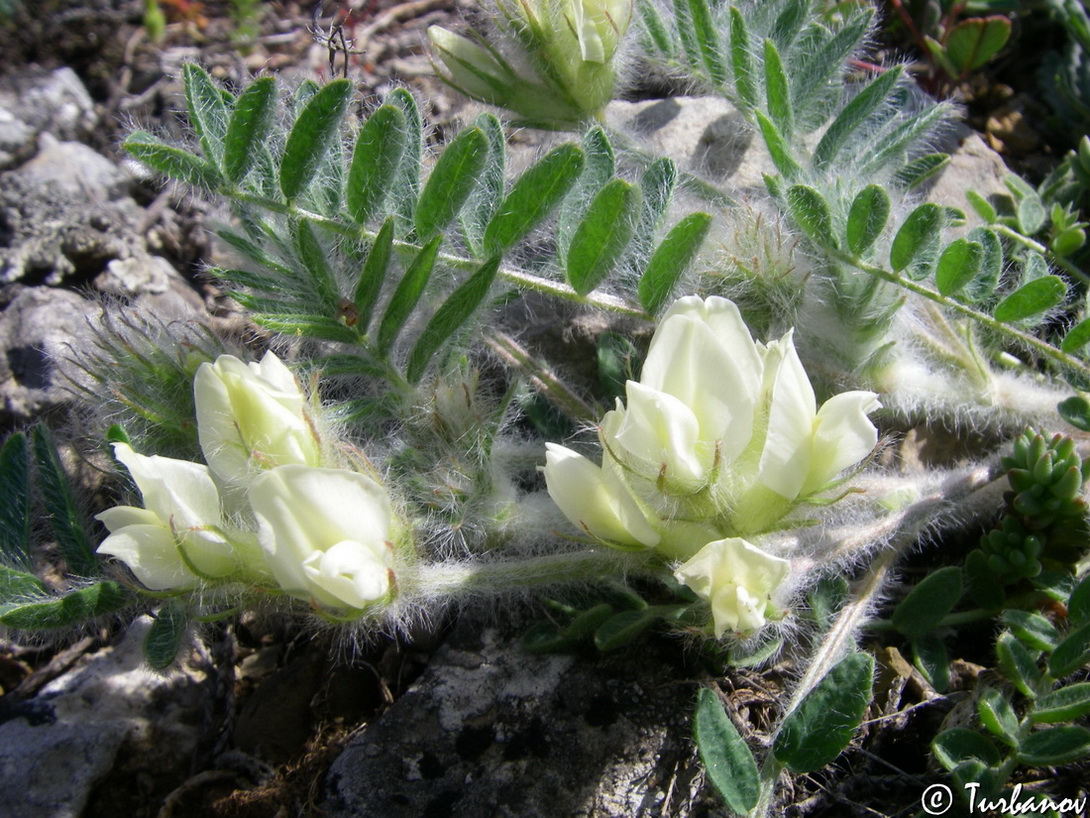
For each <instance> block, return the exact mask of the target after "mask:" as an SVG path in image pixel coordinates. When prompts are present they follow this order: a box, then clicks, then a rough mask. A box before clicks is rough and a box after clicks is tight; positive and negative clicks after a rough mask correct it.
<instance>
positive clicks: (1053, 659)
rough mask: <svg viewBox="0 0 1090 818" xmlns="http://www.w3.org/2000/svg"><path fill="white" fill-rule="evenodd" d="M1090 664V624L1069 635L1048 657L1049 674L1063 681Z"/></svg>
mask: <svg viewBox="0 0 1090 818" xmlns="http://www.w3.org/2000/svg"><path fill="white" fill-rule="evenodd" d="M1087 662H1090V624H1086V625H1082V626H1081V627H1078V628H1076V629H1075V630H1073V631H1071V633H1069V634H1067V635H1066V636H1065V637H1064V639H1063V641H1062V642H1060V644H1058V645H1057V646H1056V649H1055V650H1054V651H1053V652H1052V655H1051V656H1050V657H1048V672H1049V673H1051V674H1052V676H1053V677H1055V678H1057V679H1062V678H1063V677H1064V676H1067V675H1069V674H1071V673H1074V672H1075V671H1076V670H1078V669H1079V668H1081V667H1082V666H1083V665H1085V664H1086V663H1087Z"/></svg>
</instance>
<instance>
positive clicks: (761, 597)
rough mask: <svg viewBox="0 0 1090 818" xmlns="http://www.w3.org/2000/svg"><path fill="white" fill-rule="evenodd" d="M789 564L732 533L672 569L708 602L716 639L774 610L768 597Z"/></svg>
mask: <svg viewBox="0 0 1090 818" xmlns="http://www.w3.org/2000/svg"><path fill="white" fill-rule="evenodd" d="M790 565H791V563H789V562H788V561H787V560H783V559H780V558H779V557H773V556H772V555H771V554H767V553H765V552H764V551H762V550H761V549H760V548H758V547H757V546H755V545H752V544H750V543H748V542H746V541H745V540H743V539H739V538H737V537H732V538H728V539H723V540H715V541H714V542H710V543H708V544H707V545H705V546H704V547H703V548H702V549H701V550H700V551H699V552H698V553H697V554H696V556H694V557H693V558H692V559H690V560H689V561H688V562H686V563H685V564H684V565H682V566H681V567H680V568H678V569H677V570H676V571H675V572H674V576H675V577H677V579H678V581H679V582H682V583H684V584H685V585H687V586H689V588H691V589H692V590H693V591H694V592H695V593H696V594H697V595H698V596H700V597H701V598H702V599H706V600H707V601H708V602H710V603H711V608H712V621H713V624H714V627H715V635H716V638H718V637H721V636H722V635H723V634H724V633H725V632H727V631H728V630H729V631H731V632H733V633H737V634H749V633H753V632H754V631H756V630H757V629H758V628H761V627H762V626H764V624H765V623H766V622H767V621H768V619H769V618H773V617H776V616H778V615H779V611H778V609H777V608H776V606H775V605H774V604H773V602H772V600H773V597H774V596H775V594H776V592H777V590H778V589H779V588H780V586H781V584H782V583H783V581H784V580H785V579H786V578H787V574H788V569H789V568H790Z"/></svg>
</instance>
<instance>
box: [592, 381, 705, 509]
mask: <svg viewBox="0 0 1090 818" xmlns="http://www.w3.org/2000/svg"><path fill="white" fill-rule="evenodd" d="M626 392H627V395H628V408H627V410H626V411H625V413H624V416H623V420H622V421H621V424H620V426H619V427H618V428H617V431H616V433H615V434H614V437H613V439H614V441H616V443H617V444H619V446H620V447H622V448H623V449H624V450H625V451H626V452H627V453H628V454H631V455H632V456H633V457H634V458H635V459H636V460H638V461H639V462H640V465H642V467H643V468H642V469H640V471H642V472H643V473H644V476H645V477H647V478H648V479H651V480H655V479H657V478H658V477H659V476H660V475H662V476H663V477H664V478H665V480H666V481H667V482H668V483H680V484H682V488H684V489H685V490H689V491H692V490H695V489H697V488H699V487H700V486H701V485H702V484H703V483H704V482H705V481H706V479H707V477H708V472H709V471H710V469H711V466H712V457H713V455H714V451H715V450H714V444H713V443H711V442H705V441H702V440H700V437H699V434H700V428H699V425H698V423H697V419H696V416H695V415H694V414H693V413H692V410H691V409H689V407H688V406H686V405H685V404H684V403H682V402H681V401H680V400H678V399H677V398H675V397H674V396H673V395H668V394H666V393H665V392H659V391H658V390H655V389H651V388H650V387H647V386H644V385H643V384H639V383H636V382H635V381H629V382H628V384H627V388H626ZM625 462H626V463H628V464H629V465H630V466H633V467H636V464H633V463H631V462H629V461H628V460H627V459H626V461H625Z"/></svg>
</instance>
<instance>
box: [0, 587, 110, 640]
mask: <svg viewBox="0 0 1090 818" xmlns="http://www.w3.org/2000/svg"><path fill="white" fill-rule="evenodd" d="M130 601H131V598H130V597H129V592H128V591H126V590H125V588H124V586H122V585H120V584H118V583H116V582H99V583H96V584H94V585H88V586H86V587H83V588H79V589H77V590H75V591H69V592H68V593H66V594H65V595H64V596H61V597H57V598H56V599H50V600H48V601H44V602H24V603H8V604H6V605H0V624H3V625H6V626H7V627H9V628H17V629H19V630H49V629H52V628H70V627H72V626H73V625H84V624H86V623H88V622H90V621H91V620H94V619H97V618H98V617H100V616H105V615H106V614H111V613H114V612H115V611H119V610H120V609H121V608H124V607H125V606H126V605H128V604H129V602H130Z"/></svg>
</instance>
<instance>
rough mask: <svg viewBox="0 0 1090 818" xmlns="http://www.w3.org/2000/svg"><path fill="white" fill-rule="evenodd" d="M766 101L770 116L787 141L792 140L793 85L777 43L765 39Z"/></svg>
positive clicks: (793, 129) (793, 128) (793, 120)
mask: <svg viewBox="0 0 1090 818" xmlns="http://www.w3.org/2000/svg"><path fill="white" fill-rule="evenodd" d="M764 69H765V101H766V103H767V106H768V117H769V119H771V120H772V122H773V123H775V125H776V129H777V130H778V131H779V132H780V133H781V134H782V135H783V138H784V140H785V141H786V142H790V141H791V138H792V136H793V135H794V131H795V115H794V112H793V110H792V107H791V85H790V84H789V83H788V81H787V72H786V71H784V69H783V61H782V60H781V59H780V52H779V50H778V49H777V48H776V44H775V43H774V42H772V41H771V40H765V64H764Z"/></svg>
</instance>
